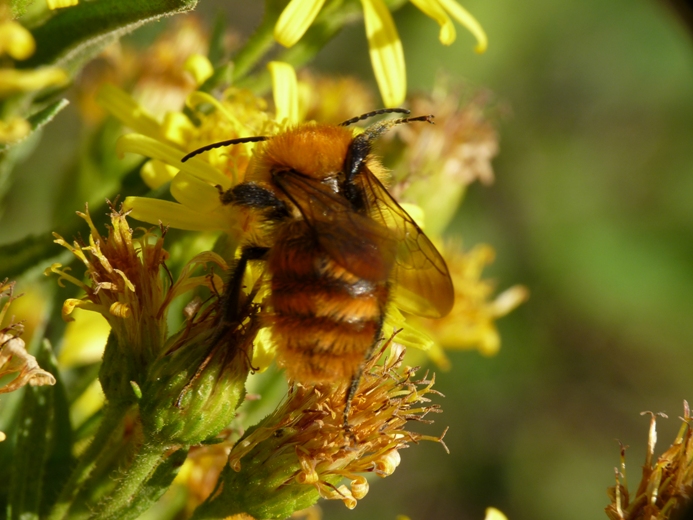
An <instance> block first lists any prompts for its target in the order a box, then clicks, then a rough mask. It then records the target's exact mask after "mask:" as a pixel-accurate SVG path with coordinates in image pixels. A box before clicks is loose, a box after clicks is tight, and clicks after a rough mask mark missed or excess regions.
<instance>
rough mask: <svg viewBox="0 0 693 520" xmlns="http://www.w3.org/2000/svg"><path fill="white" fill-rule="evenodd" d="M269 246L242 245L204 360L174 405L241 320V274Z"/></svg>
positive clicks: (259, 257)
mask: <svg viewBox="0 0 693 520" xmlns="http://www.w3.org/2000/svg"><path fill="white" fill-rule="evenodd" d="M268 250H269V248H267V247H259V246H248V247H244V248H243V251H242V252H241V257H240V258H239V259H238V262H236V266H235V267H234V269H233V272H232V273H231V278H230V279H229V281H228V282H227V284H226V287H225V289H224V294H223V295H222V296H221V298H222V300H221V309H220V312H219V316H220V321H219V322H218V323H217V326H216V332H215V333H214V335H213V336H212V339H211V340H210V341H209V350H208V352H207V355H206V356H205V359H204V361H203V362H202V364H201V365H200V367H199V368H198V369H197V372H196V373H195V375H193V376H192V377H191V378H190V381H188V383H187V384H186V385H185V386H184V387H183V390H181V392H180V394H179V395H178V399H176V406H177V407H178V408H180V407H181V403H182V401H183V397H184V396H185V394H186V393H187V392H188V390H189V389H190V387H191V386H192V384H193V383H194V382H195V380H196V379H197V378H198V377H199V376H200V374H201V373H202V371H203V370H204V369H205V367H206V366H207V364H208V363H209V362H210V361H211V359H212V355H213V353H214V351H215V349H216V348H217V347H218V346H219V345H220V344H221V341H222V340H223V339H224V337H225V336H226V335H227V334H229V333H230V332H232V331H233V330H234V329H235V327H237V326H238V324H239V323H240V322H241V321H242V317H241V302H240V300H241V289H243V275H244V274H245V270H246V267H247V266H248V261H249V260H261V259H262V258H263V257H264V256H265V254H267V251H268Z"/></svg>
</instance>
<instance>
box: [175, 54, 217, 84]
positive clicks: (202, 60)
mask: <svg viewBox="0 0 693 520" xmlns="http://www.w3.org/2000/svg"><path fill="white" fill-rule="evenodd" d="M183 69H184V70H187V71H188V72H189V73H190V74H192V77H193V79H194V80H195V84H196V85H197V86H200V85H202V84H203V83H204V82H205V81H207V80H208V79H209V78H210V77H211V76H212V74H214V67H213V66H212V63H211V62H210V61H209V59H208V58H207V56H203V55H202V54H191V55H190V56H188V59H187V60H185V63H184V64H183Z"/></svg>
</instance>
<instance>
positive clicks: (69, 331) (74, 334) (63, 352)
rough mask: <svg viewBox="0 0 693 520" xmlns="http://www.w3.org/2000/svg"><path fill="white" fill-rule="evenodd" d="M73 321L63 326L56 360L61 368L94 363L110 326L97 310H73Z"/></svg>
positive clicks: (99, 357) (102, 348)
mask: <svg viewBox="0 0 693 520" xmlns="http://www.w3.org/2000/svg"><path fill="white" fill-rule="evenodd" d="M73 317H74V318H75V320H74V321H71V322H69V323H68V324H67V325H66V327H65V335H64V341H63V347H62V348H61V349H60V355H59V356H58V362H59V363H60V366H61V367H62V368H73V367H77V366H82V365H88V364H91V363H96V362H97V361H99V360H101V358H102V357H103V350H104V347H105V345H106V340H107V339H108V334H109V332H110V331H111V326H110V325H109V323H108V322H107V321H106V320H105V319H104V317H103V316H102V315H101V314H99V313H98V312H82V311H79V312H75V313H73Z"/></svg>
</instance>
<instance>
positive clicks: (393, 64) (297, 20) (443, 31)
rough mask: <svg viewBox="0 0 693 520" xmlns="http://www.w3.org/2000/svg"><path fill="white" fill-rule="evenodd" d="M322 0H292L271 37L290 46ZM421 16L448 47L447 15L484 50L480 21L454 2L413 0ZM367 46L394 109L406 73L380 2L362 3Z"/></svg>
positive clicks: (450, 26)
mask: <svg viewBox="0 0 693 520" xmlns="http://www.w3.org/2000/svg"><path fill="white" fill-rule="evenodd" d="M324 3H325V0H291V2H289V4H288V5H287V6H286V8H285V9H284V11H283V12H282V14H281V15H280V16H279V19H278V20H277V24H276V26H275V28H274V38H275V39H276V40H277V41H278V42H279V43H281V44H282V45H284V46H285V47H291V46H292V45H294V44H295V43H296V42H298V40H300V39H301V37H302V36H303V35H304V34H305V32H306V31H307V30H308V27H310V25H311V24H312V23H313V22H314V21H315V18H316V17H317V16H318V13H319V12H320V9H321V8H322V6H323V5H324ZM412 3H413V4H414V5H415V6H416V7H418V8H419V9H420V10H421V11H422V12H423V13H424V14H426V15H427V16H430V17H431V18H433V19H434V20H435V21H436V22H438V24H439V25H440V35H439V38H440V41H441V43H442V44H443V45H450V44H452V42H454V41H455V38H456V33H455V27H454V25H453V23H452V21H451V20H450V16H452V17H453V18H454V19H456V20H457V21H458V22H459V23H460V24H462V25H463V26H464V27H466V28H467V29H468V30H469V31H470V32H471V33H472V34H473V35H474V36H475V37H476V39H477V46H476V51H477V52H479V53H481V52H484V51H485V50H486V46H487V38H486V33H485V32H484V30H483V29H482V28H481V25H479V22H477V21H476V19H475V18H474V17H473V16H472V15H471V14H469V12H467V10H465V9H464V8H463V7H462V6H461V5H459V4H458V3H457V2H456V1H455V0H412ZM361 5H362V6H363V18H364V23H365V26H366V37H367V38H368V47H369V53H370V57H371V63H372V65H373V72H374V74H375V78H376V81H377V82H378V87H379V88H380V93H381V95H382V98H383V101H384V102H385V106H387V107H396V106H399V105H401V104H402V102H403V101H404V98H405V95H406V92H407V86H406V71H405V64H404V52H403V50H402V42H401V41H400V38H399V35H398V33H397V29H396V27H395V23H394V21H393V20H392V15H390V11H389V10H388V8H387V6H386V5H385V3H384V2H383V0H361Z"/></svg>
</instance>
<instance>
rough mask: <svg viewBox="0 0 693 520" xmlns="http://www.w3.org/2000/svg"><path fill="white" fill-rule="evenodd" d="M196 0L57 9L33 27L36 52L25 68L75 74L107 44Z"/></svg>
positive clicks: (132, 0) (112, 1) (117, 1)
mask: <svg viewBox="0 0 693 520" xmlns="http://www.w3.org/2000/svg"><path fill="white" fill-rule="evenodd" d="M196 4H197V0H101V1H98V2H80V3H79V4H78V5H76V6H74V7H70V8H69V9H63V10H61V11H58V12H57V13H56V14H55V15H54V16H53V17H52V18H50V19H49V20H48V21H47V22H46V23H45V24H43V25H41V26H39V27H37V28H36V29H34V30H33V35H34V39H35V40H36V53H35V54H34V55H33V56H32V57H31V58H29V59H28V60H26V61H23V62H21V63H20V64H19V66H20V67H22V68H33V67H38V66H41V65H56V66H59V67H62V68H63V69H65V70H67V71H68V73H71V74H74V73H76V72H77V71H79V69H80V68H81V67H82V65H84V64H85V63H86V62H87V61H89V60H90V59H91V58H92V57H93V56H95V55H96V54H98V53H99V52H100V51H101V50H102V49H103V48H104V47H106V46H107V45H108V44H110V43H112V42H114V41H116V40H117V39H118V38H120V37H121V36H123V35H125V34H127V33H129V32H131V31H133V30H135V29H137V28H138V27H140V26H142V25H143V24H145V23H147V22H151V21H154V20H158V19H159V18H162V17H164V16H170V15H173V14H177V13H182V12H185V11H190V10H191V9H193V8H194V7H195V5H196Z"/></svg>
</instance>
